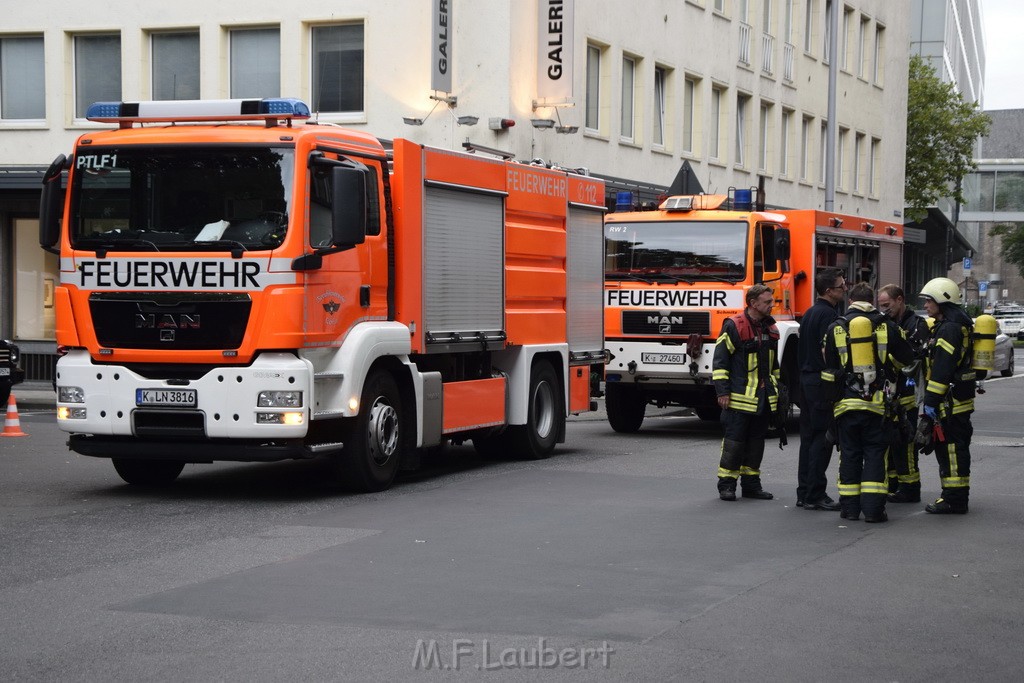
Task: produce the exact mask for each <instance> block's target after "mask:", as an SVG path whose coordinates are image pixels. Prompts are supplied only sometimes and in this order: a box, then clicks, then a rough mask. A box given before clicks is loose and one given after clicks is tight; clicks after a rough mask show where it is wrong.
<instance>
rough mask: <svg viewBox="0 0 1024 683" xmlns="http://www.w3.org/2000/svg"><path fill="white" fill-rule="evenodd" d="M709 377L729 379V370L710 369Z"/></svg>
mask: <svg viewBox="0 0 1024 683" xmlns="http://www.w3.org/2000/svg"><path fill="white" fill-rule="evenodd" d="M711 379H713V380H715V379H729V370H728V369H719V370H712V371H711Z"/></svg>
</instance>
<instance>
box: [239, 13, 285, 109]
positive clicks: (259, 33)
mask: <svg viewBox="0 0 1024 683" xmlns="http://www.w3.org/2000/svg"><path fill="white" fill-rule="evenodd" d="M280 95H281V32H280V31H279V30H278V29H276V28H258V29H236V30H234V31H231V97H279V96H280Z"/></svg>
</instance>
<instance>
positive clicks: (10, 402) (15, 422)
mask: <svg viewBox="0 0 1024 683" xmlns="http://www.w3.org/2000/svg"><path fill="white" fill-rule="evenodd" d="M0 436H28V434H26V433H25V432H23V431H21V420H19V419H18V402H17V401H15V400H14V394H11V395H10V396H9V397H8V398H7V419H6V420H4V431H3V432H2V433H0Z"/></svg>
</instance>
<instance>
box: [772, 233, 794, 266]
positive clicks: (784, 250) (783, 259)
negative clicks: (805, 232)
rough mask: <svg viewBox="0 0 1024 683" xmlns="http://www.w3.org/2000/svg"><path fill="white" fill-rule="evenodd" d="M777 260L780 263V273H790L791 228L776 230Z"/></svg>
mask: <svg viewBox="0 0 1024 683" xmlns="http://www.w3.org/2000/svg"><path fill="white" fill-rule="evenodd" d="M774 242H775V244H774V247H775V258H776V259H778V261H779V271H780V272H782V273H788V272H789V256H790V253H789V252H790V250H789V228H775V235H774Z"/></svg>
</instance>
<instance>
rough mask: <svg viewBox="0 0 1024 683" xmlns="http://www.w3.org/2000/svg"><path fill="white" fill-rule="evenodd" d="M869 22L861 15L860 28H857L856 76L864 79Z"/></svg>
mask: <svg viewBox="0 0 1024 683" xmlns="http://www.w3.org/2000/svg"><path fill="white" fill-rule="evenodd" d="M870 23H871V20H870V19H868V18H867V17H865V16H864V15H861V17H860V26H859V27H858V28H857V75H858V76H860V77H861V78H864V74H865V73H867V58H868V55H867V49H866V47H867V40H868V28H869V26H868V25H869V24H870Z"/></svg>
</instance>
